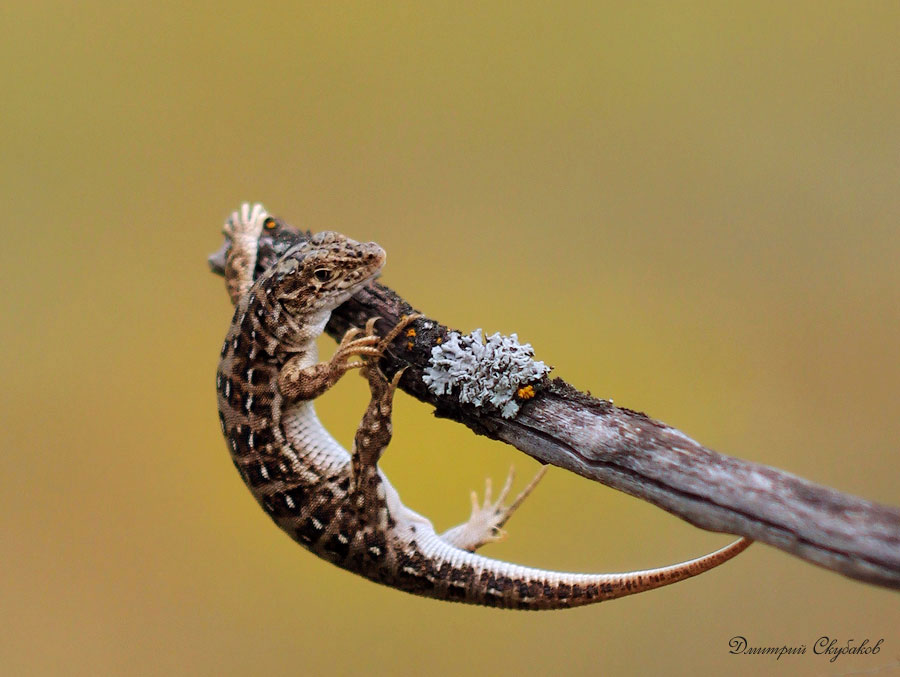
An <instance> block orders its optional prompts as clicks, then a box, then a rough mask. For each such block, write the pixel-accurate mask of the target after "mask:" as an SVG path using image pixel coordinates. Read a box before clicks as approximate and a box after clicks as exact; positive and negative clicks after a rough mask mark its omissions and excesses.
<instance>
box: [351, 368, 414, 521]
mask: <svg viewBox="0 0 900 677" xmlns="http://www.w3.org/2000/svg"><path fill="white" fill-rule="evenodd" d="M403 371H404V370H403V369H400V370H398V371H397V373H396V374H394V378H393V379H391V380H390V381H388V380H387V378H386V377H385V376H384V374H383V373H381V370H380V369H378V367H377V366H375V364H373V362H372V361H368V360H367V361H366V362H365V364H364V365H363V368H362V372H361V373H362V376H364V377H365V378H366V379H367V380H368V382H369V391H370V393H371V399H370V400H369V405H368V406H367V407H366V413H365V414H363V418H362V421H360V424H359V427H358V428H357V430H356V436H355V437H354V439H353V453H352V454H351V459H350V467H351V487H352V491H353V493H355V494H356V499H355V501H356V508H357V510H359V511H360V512H363V513H367V514H368V515H369V516H370V518H374V520H375V521H376V522H378V523H381V522H386V521H387V508H386V501H385V491H384V487H383V486H382V479H381V476H380V475H379V473H378V459H379V458H381V455H382V454H383V453H384V450H385V449H386V448H387V446H388V444H390V442H391V436H392V434H393V428H392V425H391V414H392V413H393V403H394V392H395V391H396V390H397V384H398V383H399V382H400V377H401V376H403Z"/></svg>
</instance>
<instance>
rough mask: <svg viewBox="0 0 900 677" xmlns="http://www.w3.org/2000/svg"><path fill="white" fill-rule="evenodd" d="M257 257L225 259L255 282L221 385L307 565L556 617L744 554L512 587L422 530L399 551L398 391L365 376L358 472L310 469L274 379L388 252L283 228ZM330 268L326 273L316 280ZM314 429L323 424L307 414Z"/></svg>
mask: <svg viewBox="0 0 900 677" xmlns="http://www.w3.org/2000/svg"><path fill="white" fill-rule="evenodd" d="M238 226H240V224H238ZM258 243H259V251H258V255H257V252H237V253H235V252H230V253H229V254H228V256H229V259H228V265H226V266H225V270H226V271H228V274H231V275H240V274H244V273H242V270H249V269H250V268H249V266H250V263H253V266H252V270H251V272H252V274H253V277H255V278H258V279H257V281H256V283H255V284H253V286H252V287H250V290H249V291H248V292H247V293H246V294H244V295H243V296H242V297H241V298H240V299H239V300H238V302H237V307H236V310H235V314H234V319H233V322H232V326H231V328H230V330H229V332H228V335H227V337H226V339H225V342H224V344H223V347H222V359H221V362H220V364H219V369H218V372H217V375H216V388H217V391H218V402H219V420H220V424H221V426H222V430H223V432H224V434H225V437H226V440H227V442H228V447H229V450H230V452H231V456H232V460H233V462H234V465H235V467H236V468H237V469H238V472H239V473H240V475H241V477H242V479H243V480H244V482H245V483H246V484H247V486H248V487H249V488H250V490H251V491H252V493H253V495H254V497H255V498H256V499H257V501H258V502H259V503H260V505H261V506H262V507H263V509H264V510H265V511H266V513H267V514H268V515H269V516H270V517H271V518H272V519H273V520H274V521H275V523H276V524H278V526H279V527H281V528H282V529H283V530H284V531H286V532H287V533H288V534H289V535H290V536H291V537H292V538H294V539H295V540H296V541H297V542H299V543H300V544H302V545H303V546H304V547H306V548H308V549H309V550H311V551H312V552H314V553H316V554H317V555H319V556H321V557H323V558H324V559H326V560H328V561H330V562H333V563H334V564H336V565H338V566H340V567H343V568H345V569H347V570H349V571H353V572H354V573H357V574H360V575H362V576H365V577H366V578H369V579H371V580H373V581H376V582H379V583H383V584H385V585H390V586H392V587H395V588H398V589H400V590H404V591H406V592H410V593H413V594H418V595H424V596H429V597H435V598H437V599H443V600H449V601H459V602H467V603H473V604H482V605H486V606H495V607H502V608H511V609H558V608H567V607H573V606H581V605H584V604H591V603H593V602H598V601H601V600H604V599H613V598H616V597H621V596H624V595H628V594H632V593H635V592H641V591H643V590H649V589H652V588H655V587H659V586H662V585H667V584H669V583H674V582H676V581H679V580H683V579H685V578H688V577H690V576H693V575H696V574H698V573H701V572H702V571H705V570H707V569H709V568H712V567H713V566H716V565H717V564H720V563H721V562H724V561H726V560H727V559H729V558H730V557H733V556H734V555H735V554H737V553H738V552H740V550H742V549H743V548H744V547H746V544H744V545H741V543H740V542H739V543H738V544H735V545H733V546H731V547H730V549H728V550H727V551H726V550H722V551H719V552H718V553H713V554H712V555H710V556H707V558H705V559H704V560H702V561H696V562H695V563H692V564H686V565H676V566H674V567H669V568H667V569H662V570H657V571H656V572H645V573H644V574H643V575H641V574H622V575H615V576H609V577H603V576H596V577H580V576H577V575H574V574H556V573H553V572H547V571H540V570H527V571H526V573H525V574H524V575H522V576H518V577H516V576H513V575H510V573H509V572H510V571H511V570H512V569H511V567H510V565H507V564H505V563H502V562H496V561H494V560H489V559H486V558H483V557H479V556H477V555H473V554H471V553H467V552H463V551H459V550H454V549H453V548H452V547H451V546H449V545H447V544H446V543H442V544H441V545H440V546H439V548H438V550H437V551H435V550H434V543H435V541H437V540H438V539H437V537H436V536H435V535H434V534H433V533H422V532H425V531H426V528H425V527H424V526H421V525H420V531H416V527H415V526H412V525H411V524H409V523H405V524H404V523H402V522H401V525H402V526H404V527H405V528H406V529H407V530H408V532H403V533H411V534H413V537H412V538H409V537H401V536H400V535H399V534H398V531H397V528H398V517H397V516H395V515H392V514H391V512H390V510H389V509H388V506H387V504H386V500H385V488H384V486H383V483H382V480H381V477H380V475H379V474H378V472H377V462H378V459H379V458H380V456H381V454H382V453H383V451H384V449H385V447H386V446H387V445H388V443H389V442H390V439H391V403H392V400H393V392H394V387H395V386H396V383H388V382H387V381H386V380H385V379H384V377H383V376H382V375H381V374H380V373H379V372H378V371H377V369H374V368H371V367H369V368H366V369H365V373H366V375H367V377H368V381H369V388H370V391H371V394H372V400H371V402H370V404H369V406H368V407H367V410H366V413H365V415H364V417H363V420H362V422H361V423H360V427H359V430H358V431H357V435H356V440H355V453H354V454H353V455H352V462H351V463H348V462H347V461H346V459H345V457H344V456H343V455H341V456H334V457H332V458H330V459H322V457H321V456H313V455H311V454H310V450H309V449H306V448H304V446H303V444H304V440H303V439H299V438H297V437H291V436H290V434H289V432H288V431H287V429H286V428H285V427H284V426H283V424H282V423H283V420H284V417H285V416H286V412H296V411H299V410H300V408H302V407H304V406H306V405H304V404H303V403H302V402H294V401H286V400H285V399H284V396H283V395H282V392H281V390H280V388H279V375H280V374H282V372H283V371H286V370H291V369H294V367H293V366H292V364H293V362H292V360H297V359H300V360H301V362H302V358H303V357H304V356H305V354H306V353H307V352H308V351H309V350H311V348H312V346H313V342H314V341H315V339H316V338H317V335H318V333H319V331H318V329H316V330H315V331H313V330H312V329H311V326H312V325H313V323H312V322H311V321H308V316H310V315H311V314H314V313H323V312H330V310H331V309H332V308H333V307H334V306H335V305H337V303H339V302H340V301H341V300H342V299H343V298H344V297H346V296H347V294H348V293H349V292H352V291H354V290H355V289H356V288H358V287H359V286H361V285H362V284H364V283H365V281H366V279H368V278H369V277H371V274H372V273H373V272H375V271H376V270H377V269H378V268H379V267H380V265H381V262H382V261H383V252H381V250H380V249H379V248H377V246H375V245H360V244H358V243H355V242H353V241H352V240H347V239H346V238H343V237H342V236H339V235H336V234H320V235H316V236H310V235H309V234H308V233H306V234H303V233H299V232H298V231H294V230H293V229H289V228H287V227H285V226H284V224H281V223H280V222H276V223H275V224H274V226H273V227H272V228H269V229H264V230H263V231H262V233H261V234H260V236H259V240H258ZM298 243H300V244H298ZM211 263H212V259H211ZM242 263H245V264H246V266H245V269H242V268H241V264H242ZM214 268H215V266H214ZM322 268H328V269H329V270H330V271H331V273H330V274H327V275H326V274H321V273H319V274H318V276H316V271H318V270H321V269H322ZM229 282H230V286H229V289H230V290H231V289H236V288H242V287H240V285H236V284H234V283H235V282H240V280H229ZM243 288H245V287H243ZM319 322H321V319H319ZM315 326H316V327H318V326H319V324H316V325H315ZM319 367H320V368H319V370H318V371H315V372H306V371H303V370H300V371H299V372H298V373H296V374H294V375H295V376H296V377H297V378H299V379H300V380H301V382H302V380H303V379H304V378H306V379H307V381H309V382H308V383H301V385H303V388H302V389H301V390H303V389H305V390H303V392H308V393H309V397H308V399H314V398H315V397H317V396H318V395H320V394H321V393H322V392H324V391H325V390H327V388H328V387H330V386H331V385H332V384H333V382H334V380H336V377H334V376H333V374H330V373H329V372H328V370H327V369H322V368H321V367H322V365H319ZM298 368H299V367H298ZM309 416H311V417H314V414H312V413H311V410H310V413H309ZM316 424H318V422H317V421H316ZM323 434H324V433H323ZM308 441H309V442H312V441H315V440H308ZM316 453H318V452H316ZM312 458H317V459H319V460H318V461H317V462H313V461H312V460H311V459H312ZM420 533H421V541H420V540H418V539H419V534H420ZM426 543H428V544H430V545H428V546H426ZM429 548H431V550H430V551H429ZM441 548H442V549H441ZM450 555H452V556H453V561H454V562H455V563H453V562H451V561H450V559H448V556H450Z"/></svg>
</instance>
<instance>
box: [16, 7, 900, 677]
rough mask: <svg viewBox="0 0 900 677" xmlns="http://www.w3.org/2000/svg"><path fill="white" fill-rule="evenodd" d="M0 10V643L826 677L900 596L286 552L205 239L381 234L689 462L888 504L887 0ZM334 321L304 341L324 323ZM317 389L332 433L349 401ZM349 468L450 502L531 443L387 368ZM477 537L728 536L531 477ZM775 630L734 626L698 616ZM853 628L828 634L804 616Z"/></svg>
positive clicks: (523, 463)
mask: <svg viewBox="0 0 900 677" xmlns="http://www.w3.org/2000/svg"><path fill="white" fill-rule="evenodd" d="M0 22H2V27H3V34H4V40H3V41H2V44H0V54H2V56H3V66H4V67H3V69H2V75H0V79H2V80H0V84H2V92H3V94H2V106H0V111H2V127H0V149H2V159H3V161H2V169H0V171H2V182H0V191H2V204H3V221H2V229H3V240H2V241H3V247H2V249H0V257H2V265H0V276H2V281H3V286H2V289H3V295H2V296H3V301H2V303H3V318H4V321H3V323H2V326H0V340H2V346H3V350H2V358H0V359H2V361H3V363H2V373H3V387H2V388H0V404H2V412H3V414H2V416H3V444H2V446H3V453H2V455H0V464H2V474H0V506H2V510H0V525H2V542H0V562H2V564H0V571H2V576H0V611H2V614H0V615H2V620H0V672H2V673H3V674H9V675H26V674H27V675H31V674H84V675H98V674H131V673H134V674H185V675H198V674H209V675H212V674H215V675H246V674H264V673H269V674H357V673H363V672H366V673H372V674H393V675H415V674H426V673H427V674H435V675H441V674H447V675H452V674H460V673H465V674H523V675H524V674H533V675H541V674H547V673H554V674H598V673H601V672H602V673H606V674H609V673H614V674H615V673H630V672H641V673H649V674H659V673H667V674H694V673H695V672H698V671H699V672H705V673H711V672H724V671H727V672H728V673H730V674H760V673H764V672H769V671H774V670H776V669H777V670H780V671H786V672H785V674H788V673H791V674H835V673H838V672H842V671H848V670H867V669H874V668H877V667H880V666H885V665H886V664H891V663H892V662H895V661H897V660H898V659H900V632H898V628H900V607H898V603H897V602H898V597H897V595H896V593H894V592H889V591H886V590H883V589H878V588H875V587H872V586H868V585H864V584H861V583H857V582H854V581H850V580H848V579H845V578H843V577H841V576H839V575H836V574H833V573H830V572H827V571H825V570H822V569H819V568H817V567H814V566H811V565H809V564H806V563H804V562H801V561H799V560H797V559H795V558H792V557H790V556H788V555H785V554H783V553H781V552H780V551H776V550H774V549H772V548H769V547H767V546H763V545H757V546H755V547H753V548H751V549H750V550H749V551H748V552H747V553H746V554H745V555H744V556H742V557H740V558H739V559H737V560H735V561H733V562H730V563H729V564H727V565H726V566H724V567H722V568H721V569H717V570H716V571H714V572H712V573H710V574H709V575H707V576H704V577H702V578H699V579H695V580H692V581H689V582H686V583H684V584H681V585H676V586H673V587H670V588H666V589H664V590H659V591H656V592H653V593H651V594H647V595H641V596H638V597H634V598H628V599H624V600H620V601H616V602H613V603H608V604H602V605H600V606H595V607H587V608H584V609H578V610H574V611H568V612H557V613H536V614H526V613H513V612H499V611H493V610H486V609H480V608H468V607H463V606H459V605H451V604H444V603H438V602H434V601H431V600H425V599H419V598H415V597H411V596H407V595H405V594H402V593H399V592H396V591H393V590H390V589H387V588H381V587H379V586H376V585H373V584H371V583H369V582H366V581H364V580H362V579H359V578H357V577H354V576H352V575H350V574H348V573H345V572H342V571H340V570H338V569H336V568H332V567H330V566H329V565H327V564H325V563H324V562H321V561H320V560H318V559H316V558H315V557H313V556H312V555H310V554H308V553H307V552H305V551H304V550H302V549H301V548H300V547H299V546H297V545H296V544H294V543H293V542H292V541H290V540H289V539H288V538H287V537H286V536H285V535H283V534H282V533H281V532H280V531H278V530H277V529H276V528H275V527H274V526H273V525H272V524H271V523H270V522H269V520H268V518H266V517H265V515H264V514H263V513H262V512H261V511H260V510H259V509H258V508H257V507H256V505H255V503H254V502H253V501H252V499H251V497H250V495H249V492H248V491H247V490H246V489H245V488H244V486H243V485H242V484H241V482H240V480H239V478H238V476H237V473H235V471H234V469H233V467H232V465H231V462H230V461H229V458H228V455H227V453H226V450H225V445H224V443H223V441H222V439H221V435H220V432H219V429H218V424H217V418H216V404H215V394H214V386H213V374H214V371H215V365H216V360H217V356H218V349H219V346H220V343H221V340H222V337H223V336H224V333H225V331H226V327H227V324H228V321H229V319H230V317H231V310H230V308H229V303H228V300H227V298H226V295H225V292H224V287H223V283H222V281H221V279H219V278H216V277H213V276H212V275H211V274H210V273H209V272H208V270H207V266H206V261H205V258H206V255H207V254H208V253H209V252H211V251H213V250H214V249H216V248H217V247H218V246H219V244H220V243H221V235H220V227H221V223H222V221H223V219H224V218H225V217H226V216H227V214H228V213H229V212H230V211H231V210H232V209H234V208H236V207H237V206H238V204H239V203H240V202H241V201H242V200H258V201H262V202H264V203H265V204H266V206H267V207H268V208H269V210H270V211H271V212H273V213H275V214H278V215H280V216H282V217H284V218H286V219H288V220H289V221H291V222H293V223H295V224H297V225H302V226H304V227H309V228H312V229H314V230H323V229H335V230H339V231H342V232H344V233H346V234H348V235H350V236H352V237H356V238H360V239H374V240H376V241H378V242H379V243H381V244H382V245H383V246H384V247H385V248H386V250H387V251H388V254H389V260H388V264H387V267H386V270H385V274H384V277H383V280H384V281H385V282H386V283H387V284H388V285H390V286H393V287H394V288H396V289H397V290H399V291H400V292H401V293H402V294H404V295H405V296H406V297H407V298H408V299H409V300H410V301H411V302H412V303H414V304H415V305H416V306H417V307H418V308H420V309H422V310H423V311H425V312H427V313H429V314H432V315H433V316H435V317H438V318H440V319H441V320H443V321H444V322H446V323H447V324H449V325H451V326H455V327H459V328H461V329H463V330H465V331H468V330H471V329H473V328H475V327H484V328H485V329H486V330H487V331H488V332H493V331H502V332H505V333H511V332H518V334H519V337H520V338H521V339H522V340H524V341H529V342H531V343H532V344H533V345H534V346H535V348H536V351H537V356H538V358H539V359H543V360H545V361H546V362H548V363H550V364H553V365H555V366H556V371H555V373H556V374H557V375H560V376H562V377H564V378H566V379H568V380H570V381H571V382H572V383H574V384H575V385H577V386H578V387H581V388H583V389H589V390H591V392H593V393H594V394H596V395H598V396H603V397H612V398H614V399H615V401H616V402H617V403H619V404H622V405H625V406H628V407H631V408H636V409H640V410H643V411H646V412H648V413H650V414H651V415H653V416H654V417H657V418H660V419H662V420H664V421H666V422H668V423H670V424H672V425H675V426H677V427H678V428H680V429H682V430H683V431H685V432H687V433H688V434H690V435H692V436H693V437H695V438H697V439H699V440H700V441H702V442H703V443H705V444H707V445H709V446H711V447H713V448H715V449H718V450H720V451H722V452H724V453H728V454H732V455H736V456H740V457H742V458H746V459H750V460H754V461H758V462H762V463H766V464H770V465H774V466H777V467H779V468H783V469H785V470H788V471H791V472H794V473H797V474H799V475H802V476H804V477H807V478H809V479H812V480H814V481H817V482H821V483H824V484H827V485H830V486H833V487H836V488H838V489H841V490H843V491H847V492H850V493H853V494H857V495H861V496H864V497H866V498H869V499H873V500H876V501H880V502H884V503H889V504H893V505H897V504H898V503H900V491H898V473H900V461H898V447H900V416H898V395H897V393H898V386H900V351H898V346H900V266H898V261H900V190H898V188H900V124H898V121H900V87H898V83H900V41H898V39H897V36H898V29H900V9H898V5H897V4H896V3H890V2H884V3H877V2H874V3H865V2H860V3H826V2H806V3H802V2H797V3H789V4H788V5H787V6H785V5H783V4H782V3H756V2H753V3H743V4H742V3H710V4H682V5H678V6H675V5H673V4H670V3H649V4H644V3H641V4H634V5H631V4H630V3H621V4H618V5H616V4H604V3H597V2H589V3H582V4H574V3H572V4H564V5H562V6H552V5H551V4H549V3H548V4H546V5H532V4H528V5H526V4H521V3H484V4H478V3H476V4H472V5H467V4H459V3H452V4H451V3H446V4H444V3H366V4H352V3H351V4H343V3H336V4H331V3H328V4H326V3H321V4H320V3H294V2H286V3H280V4H279V3H272V4H267V5H262V6H258V7H257V6H254V5H252V4H251V3H243V2H216V3H192V4H183V3H174V2H155V3H133V2H128V3H118V4H116V3H96V2H80V3H67V2H36V3H24V2H12V3H7V4H5V6H4V9H3V10H2V12H0ZM332 346H333V344H329V343H328V342H323V350H325V351H326V353H325V354H330V351H331V350H332ZM366 394H367V391H366V388H365V385H364V383H363V382H362V381H361V380H359V379H358V378H355V377H348V378H347V379H346V380H345V381H344V382H342V383H341V384H339V386H338V387H337V388H336V389H335V391H334V392H332V393H330V394H329V395H328V397H327V398H325V399H323V400H322V401H321V405H320V411H321V413H322V416H323V418H324V420H325V422H326V424H327V425H328V426H330V427H331V429H332V430H333V431H334V432H335V434H336V436H337V437H338V438H339V439H341V440H342V441H344V442H346V443H349V441H350V440H351V439H352V435H353V432H354V429H355V426H356V423H357V422H358V420H359V418H360V416H361V413H362V411H363V408H364V406H365V402H366ZM395 420H396V431H397V432H396V435H395V439H394V443H393V445H392V447H391V449H390V450H389V451H388V453H387V455H386V458H385V460H384V467H385V468H386V470H387V472H388V474H389V476H390V477H391V478H392V480H393V482H394V484H395V485H397V486H398V488H399V489H400V492H401V495H402V496H403V497H404V499H405V501H406V503H407V504H408V505H410V506H412V507H413V508H415V509H417V510H420V511H422V512H423V513H425V514H427V515H428V516H430V517H431V518H432V519H433V520H434V522H435V523H436V525H437V526H438V527H439V528H442V529H443V528H447V527H449V526H451V525H452V524H454V523H457V522H459V521H462V520H463V519H465V518H466V517H467V516H468V511H469V499H468V492H469V491H470V490H472V489H478V490H479V491H480V490H481V489H482V486H483V484H482V483H483V479H484V477H485V476H488V475H490V476H493V477H494V478H495V481H498V480H500V479H502V477H503V476H504V475H505V473H506V471H507V468H508V467H509V465H510V464H511V463H515V464H516V467H517V468H518V469H519V483H520V484H521V483H524V482H525V481H526V479H527V477H528V476H530V474H531V473H532V472H534V471H535V470H536V468H537V464H536V463H535V462H534V461H532V460H531V459H529V458H527V457H525V456H523V455H522V454H520V453H518V452H516V451H515V450H513V449H511V448H509V447H506V446H504V445H502V444H499V443H494V442H490V441H487V440H485V439H482V438H476V437H474V436H473V435H472V434H471V433H469V432H468V431H467V430H466V429H463V428H462V427H461V426H459V425H456V424H453V423H449V422H446V421H438V420H435V419H433V417H432V416H431V412H430V410H429V408H428V407H426V406H424V405H422V404H419V403H418V402H415V401H413V400H411V398H409V397H407V396H400V397H399V401H398V406H397V413H396V418H395ZM509 530H510V532H511V538H509V539H508V540H507V541H505V542H503V543H500V544H496V545H492V546H490V547H488V548H486V550H485V552H486V553H487V554H489V555H492V556H495V557H499V558H503V559H509V560H513V561H516V562H522V563H526V564H531V565H536V566H544V567H554V568H561V569H571V570H576V571H623V570H628V569H635V568H643V567H651V566H657V565H663V564H667V563H671V562H676V561H680V560H682V559H686V558H689V557H693V556H696V555H699V554H701V553H704V552H706V551H709V550H711V549H715V548H717V547H719V546H721V545H724V544H725V543H726V542H728V541H729V537H727V536H725V535H721V534H718V535H717V534H710V533H707V532H702V531H699V530H697V529H694V528H692V527H690V526H689V525H687V524H686V523H683V522H681V521H679V520H678V519H676V518H674V517H672V516H670V515H668V514H666V513H663V512H662V511H660V510H658V509H656V508H653V507H652V506H650V505H649V504H646V503H643V502H640V501H637V500H635V499H632V498H630V497H627V496H625V495H623V494H620V493H617V492H615V491H612V490H610V489H607V488H605V487H603V486H601V485H598V484H592V483H590V482H588V481H586V480H583V479H580V478H578V477H575V476H573V475H570V474H569V473H566V472H565V471H562V470H559V469H556V470H553V471H551V473H550V474H549V476H548V478H547V479H546V480H545V482H544V484H543V485H542V486H541V487H540V488H539V489H538V491H537V492H536V494H535V495H534V496H533V498H531V499H529V501H527V502H526V503H525V506H524V507H523V508H522V510H521V511H520V513H519V514H518V515H517V516H516V518H515V519H513V520H512V522H511V523H510V525H509ZM734 635H743V636H745V637H746V638H747V639H748V641H749V642H750V644H751V645H755V646H769V645H777V646H780V645H783V644H786V645H789V646H800V645H805V646H806V647H807V649H808V653H807V655H806V656H793V657H784V658H782V659H781V660H780V661H778V662H776V661H775V660H774V659H773V658H768V657H759V656H732V655H729V654H728V640H729V638H731V637H732V636H734ZM823 635H827V636H830V637H834V638H837V639H838V640H839V641H841V642H846V640H848V639H855V640H856V641H857V642H858V641H860V640H862V639H863V638H869V640H870V642H871V643H874V642H875V641H877V639H879V638H884V644H883V649H882V651H881V653H880V655H878V656H863V657H849V658H846V657H845V658H842V659H839V660H838V661H837V662H836V663H828V662H827V661H826V659H825V658H823V657H819V656H814V655H813V654H812V647H813V644H814V642H815V641H816V639H817V638H819V637H821V636H823Z"/></svg>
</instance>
